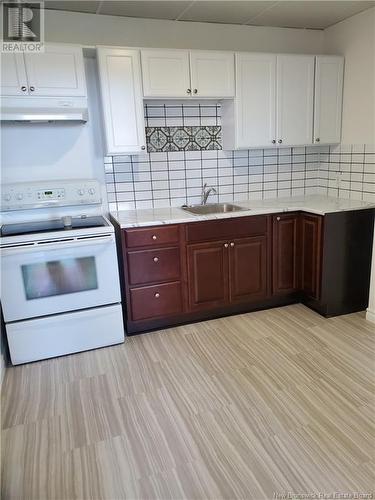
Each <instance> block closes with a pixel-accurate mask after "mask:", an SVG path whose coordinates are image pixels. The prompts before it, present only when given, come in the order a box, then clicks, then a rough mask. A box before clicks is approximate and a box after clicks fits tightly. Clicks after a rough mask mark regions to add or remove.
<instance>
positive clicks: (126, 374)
mask: <svg viewBox="0 0 375 500" xmlns="http://www.w3.org/2000/svg"><path fill="white" fill-rule="evenodd" d="M374 337H375V328H374V325H373V324H371V323H369V322H366V320H365V319H364V314H361V313H360V314H353V315H349V316H343V317H339V318H333V319H329V320H326V319H323V318H322V317H320V316H319V315H317V314H315V313H314V312H312V311H310V310H309V309H307V308H305V307H304V306H302V305H293V306H288V307H284V308H279V309H273V310H269V311H260V312H256V313H250V314H244V315H239V316H232V317H228V318H223V319H217V320H213V321H207V322H204V323H197V324H193V325H188V326H182V327H178V328H173V329H170V330H164V331H160V332H154V333H151V334H145V335H140V336H136V337H131V338H127V339H126V341H125V343H124V344H123V345H119V346H115V347H109V348H105V349H99V350H96V351H91V352H85V353H81V354H77V355H73V356H66V357H62V358H58V359H52V360H46V361H42V362H37V363H32V364H29V365H24V366H18V367H13V368H11V369H9V370H7V373H6V376H5V380H4V383H3V390H2V429H3V430H2V496H1V498H2V499H4V500H5V499H11V498H19V499H28V498H33V499H38V500H41V499H66V500H68V499H69V500H71V499H91V498H92V499H108V500H109V499H142V500H143V499H163V500H164V499H171V500H172V499H173V500H176V499H223V498H225V499H271V498H273V496H274V493H275V492H277V493H286V492H293V493H317V492H324V493H331V492H336V491H340V492H361V493H366V492H370V491H372V488H373V486H374V481H375V478H374V465H375V456H374V455H375V453H374V444H375V442H374V427H375V423H374V407H373V404H374Z"/></svg>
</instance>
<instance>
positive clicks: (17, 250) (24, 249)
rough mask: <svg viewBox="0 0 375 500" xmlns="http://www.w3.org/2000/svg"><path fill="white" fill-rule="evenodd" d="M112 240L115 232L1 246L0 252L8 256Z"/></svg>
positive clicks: (103, 242) (87, 245)
mask: <svg viewBox="0 0 375 500" xmlns="http://www.w3.org/2000/svg"><path fill="white" fill-rule="evenodd" d="M112 242H114V236H113V234H110V235H108V236H98V237H91V238H90V237H88V238H82V239H76V240H73V241H61V242H59V241H54V242H53V243H52V242H51V243H42V244H40V243H39V244H34V245H30V246H23V245H20V246H17V247H6V248H1V250H0V253H1V255H2V257H6V256H10V255H16V254H26V253H34V252H40V251H43V250H50V249H54V250H64V249H66V248H82V247H91V246H97V245H102V244H105V243H112Z"/></svg>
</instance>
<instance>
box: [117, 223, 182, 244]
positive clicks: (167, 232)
mask: <svg viewBox="0 0 375 500" xmlns="http://www.w3.org/2000/svg"><path fill="white" fill-rule="evenodd" d="M125 238H126V246H127V247H128V248H134V247H148V246H154V247H157V246H159V245H169V244H173V243H178V242H179V228H178V226H156V227H147V228H144V229H143V228H142V229H141V228H139V229H138V228H137V229H126V230H125Z"/></svg>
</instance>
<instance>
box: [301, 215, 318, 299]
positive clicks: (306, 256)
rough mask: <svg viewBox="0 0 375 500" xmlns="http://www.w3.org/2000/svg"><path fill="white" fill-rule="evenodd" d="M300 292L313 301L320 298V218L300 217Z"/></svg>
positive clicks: (315, 216)
mask: <svg viewBox="0 0 375 500" xmlns="http://www.w3.org/2000/svg"><path fill="white" fill-rule="evenodd" d="M301 226H302V227H301V233H302V234H301V236H302V251H301V254H302V265H301V281H302V284H301V285H302V291H303V292H304V293H305V294H306V295H308V296H309V297H312V298H314V299H319V296H320V274H321V233H322V217H320V216H319V215H307V214H303V215H302V221H301Z"/></svg>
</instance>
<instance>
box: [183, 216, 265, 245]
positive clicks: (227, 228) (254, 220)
mask: <svg viewBox="0 0 375 500" xmlns="http://www.w3.org/2000/svg"><path fill="white" fill-rule="evenodd" d="M186 227H187V229H186V239H187V241H188V242H193V241H207V240H214V239H220V240H222V239H231V238H241V237H242V236H244V237H247V236H258V235H262V234H266V232H267V216H266V215H259V216H256V215H255V216H251V217H238V218H233V219H220V220H216V221H207V222H195V223H191V224H187V226H186Z"/></svg>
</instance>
